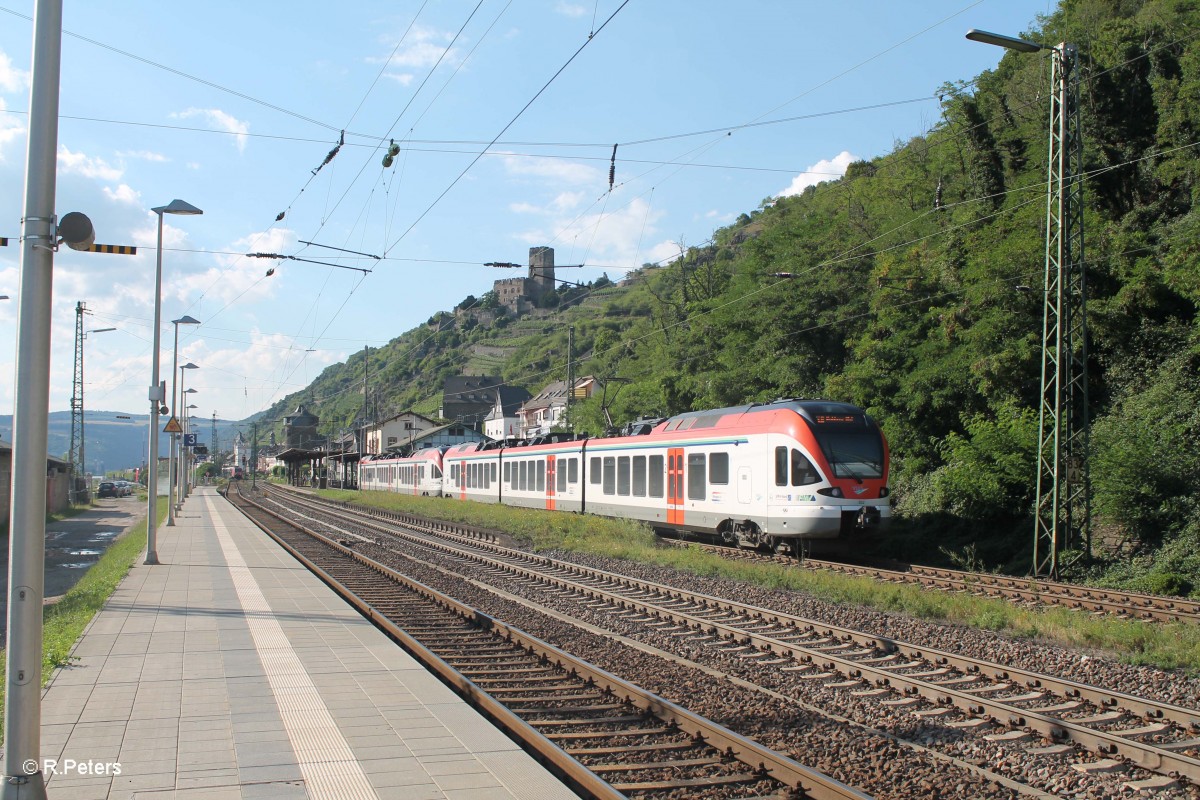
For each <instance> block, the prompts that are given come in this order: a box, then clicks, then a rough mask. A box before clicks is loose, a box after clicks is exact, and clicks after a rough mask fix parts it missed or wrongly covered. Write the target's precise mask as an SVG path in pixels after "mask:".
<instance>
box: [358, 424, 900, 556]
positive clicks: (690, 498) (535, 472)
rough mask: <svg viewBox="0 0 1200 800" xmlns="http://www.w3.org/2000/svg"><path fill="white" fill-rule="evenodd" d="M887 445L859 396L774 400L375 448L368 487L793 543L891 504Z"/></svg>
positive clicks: (834, 532) (785, 545)
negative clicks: (567, 430) (618, 426)
mask: <svg viewBox="0 0 1200 800" xmlns="http://www.w3.org/2000/svg"><path fill="white" fill-rule="evenodd" d="M888 467H889V464H888V447H887V440H886V439H885V438H884V436H883V433H882V431H880V429H879V426H878V425H877V424H876V423H875V422H874V421H873V420H872V419H871V418H870V417H868V416H867V415H866V413H865V412H864V411H863V410H862V409H860V408H857V407H855V406H852V405H848V404H846V403H837V402H830V401H825V400H777V401H775V402H772V403H755V404H752V405H748V406H739V407H736V408H719V409H715V410H711V411H694V412H688V413H685V414H679V415H676V416H674V417H670V418H669V419H665V420H661V421H654V422H644V423H641V424H640V425H637V424H635V426H633V428H632V429H631V431H630V432H629V433H628V434H627V435H622V436H616V437H607V438H602V439H576V438H574V437H573V436H571V435H570V434H551V435H550V436H547V437H543V438H542V439H540V440H534V441H532V442H528V443H526V442H518V443H513V442H488V443H482V444H481V443H474V442H473V443H470V444H462V445H456V446H454V447H449V448H444V449H432V448H431V449H427V450H421V451H418V452H417V453H415V454H414V455H412V456H409V457H407V458H399V457H389V456H375V457H373V458H371V459H369V460H367V461H365V462H363V464H362V465H361V469H360V476H359V478H360V485H361V486H362V488H363V489H374V490H381V491H394V492H404V493H411V494H423V495H432V496H437V495H441V496H445V497H452V498H456V499H462V500H476V501H479V502H485V503H504V504H506V505H514V506H524V507H527V508H539V509H549V510H558V511H574V512H580V513H584V512H586V513H589V514H600V515H603V516H609V517H621V518H631V519H639V520H643V521H644V522H646V523H648V524H649V525H650V526H651V527H653V528H654V529H655V530H656V531H658V532H659V533H672V534H676V535H680V536H688V535H695V536H705V537H712V538H717V539H720V540H722V541H724V542H726V543H729V544H736V545H739V546H743V547H762V548H770V549H773V550H775V551H777V552H793V551H796V550H797V549H799V548H800V547H802V546H805V545H806V543H810V542H811V543H816V541H817V540H837V539H841V540H842V541H843V543H845V542H846V540H847V539H848V538H850V537H851V536H852V535H853V534H854V532H855V531H869V530H875V529H881V528H883V527H884V526H886V525H887V523H888V522H889V520H890V518H891V500H890V498H889V496H888V488H887V481H888Z"/></svg>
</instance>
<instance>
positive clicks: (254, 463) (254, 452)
mask: <svg viewBox="0 0 1200 800" xmlns="http://www.w3.org/2000/svg"><path fill="white" fill-rule="evenodd" d="M257 485H258V422H257V420H256V421H255V422H254V442H253V444H251V446H250V488H251V489H254V488H255V487H256V486H257Z"/></svg>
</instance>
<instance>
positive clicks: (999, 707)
mask: <svg viewBox="0 0 1200 800" xmlns="http://www.w3.org/2000/svg"><path fill="white" fill-rule="evenodd" d="M305 499H306V500H309V502H311V500H310V499H309V498H305ZM315 505H318V506H319V504H315ZM364 516H369V515H364ZM377 529H378V530H379V531H380V532H381V533H386V534H390V535H403V534H397V533H396V532H394V531H388V530H386V529H383V528H377ZM422 544H424V545H425V546H428V547H435V548H438V549H441V550H442V551H443V552H447V553H452V554H453V555H455V556H457V557H469V558H472V559H474V560H476V561H479V562H487V561H492V559H489V558H488V557H487V556H482V555H478V554H464V553H463V552H462V551H460V550H456V549H455V548H453V547H451V546H449V545H446V544H442V543H438V542H429V541H422ZM470 544H471V545H472V546H473V547H476V548H479V549H481V550H485V551H491V552H492V553H494V554H495V555H503V556H505V557H506V558H518V559H520V560H523V561H526V562H529V561H533V562H535V563H540V564H542V565H543V566H552V567H554V568H555V569H559V570H563V571H565V572H567V573H568V574H574V575H579V576H590V577H592V578H593V579H596V580H604V581H609V582H613V583H616V584H617V585H625V586H629V587H635V588H638V589H639V590H641V591H652V592H656V593H659V594H663V595H666V596H667V597H668V598H672V599H687V598H695V600H694V601H695V602H697V603H700V604H703V605H705V606H707V607H713V608H723V609H727V610H730V611H733V612H735V613H738V614H741V615H744V616H747V617H750V618H751V619H753V620H755V621H756V623H757V624H761V623H762V622H763V621H769V622H773V623H776V624H781V625H787V626H791V627H796V628H799V629H800V631H802V632H812V633H813V634H815V635H817V636H819V637H820V638H832V639H834V640H836V641H837V642H842V643H846V642H853V643H854V644H856V645H858V646H862V647H872V648H875V647H878V648H880V649H882V650H884V651H891V652H901V653H903V654H904V655H906V656H908V657H910V658H920V659H922V660H925V661H928V662H930V663H931V664H934V665H938V666H941V667H944V666H947V665H950V666H954V667H955V668H957V669H959V670H960V671H962V672H963V673H965V674H967V675H974V676H983V677H987V678H990V679H991V680H994V681H998V682H1007V681H1021V682H1023V683H1024V684H1025V685H1026V686H1027V687H1029V688H1031V689H1047V690H1049V691H1053V692H1055V693H1057V694H1059V695H1062V696H1064V697H1066V698H1068V699H1083V700H1088V701H1089V702H1092V703H1093V704H1095V705H1097V706H1099V707H1101V708H1110V709H1111V708H1114V707H1120V708H1124V709H1125V710H1127V711H1129V712H1130V713H1133V714H1137V715H1141V716H1143V717H1145V718H1146V719H1149V720H1161V719H1167V720H1170V721H1172V722H1174V723H1176V724H1178V725H1180V726H1182V727H1184V728H1187V729H1190V730H1191V731H1193V732H1195V731H1200V711H1197V710H1194V709H1188V708H1184V707H1181V706H1174V705H1171V704H1168V703H1160V702H1158V701H1154V700H1148V699H1145V698H1139V697H1135V696H1133V695H1128V694H1124V693H1121V692H1113V691H1110V690H1106V689H1101V688H1099V687H1094V686H1090V685H1088V684H1084V683H1079V682H1077V681H1072V680H1069V679H1064V678H1058V677H1054V676H1050V675H1043V674H1040V673H1035V672H1031V671H1027V670H1022V669H1018V668H1012V667H1006V666H1003V665H999V664H992V663H990V662H986V661H983V660H981V659H974V658H970V657H966V656H960V655H956V654H953V653H949V652H945V651H941V650H936V649H933V648H926V647H919V646H916V645H912V644H907V643H904V642H899V641H896V640H892V639H888V638H886V637H877V636H872V635H869V634H863V633H861V632H859V631H853V630H850V629H846V628H841V627H839V626H833V625H827V624H825V623H821V622H818V621H816V620H811V619H806V618H803V617H797V616H794V615H789V614H783V613H780V612H775V611H771V610H769V609H764V608H759V607H756V606H750V605H747V604H743V603H738V602H736V601H731V600H725V599H723V598H716V597H712V596H710V595H702V594H696V593H690V592H683V591H682V590H679V589H675V588H673V587H668V586H664V585H662V584H657V583H653V582H650V581H643V580H640V579H633V578H628V577H626V576H621V575H615V574H613V573H607V572H604V571H603V570H596V569H593V568H588V567H581V566H579V565H576V564H569V563H566V562H559V561H556V560H555V559H551V558H548V557H545V556H534V555H530V554H527V553H523V552H520V551H513V550H510V549H508V548H503V547H500V546H498V545H491V544H487V543H483V542H478V541H472V542H470ZM492 563H496V562H492ZM498 563H500V564H504V565H505V567H506V568H508V569H510V570H512V571H514V572H516V573H517V574H519V575H521V576H522V577H525V578H527V579H530V580H538V581H543V582H550V583H555V584H557V585H559V586H561V587H562V588H571V589H574V590H576V591H582V592H583V593H584V594H591V596H594V597H596V598H598V599H603V600H605V601H606V602H613V603H616V604H617V605H619V606H625V607H633V608H637V609H638V610H640V611H642V612H644V613H650V614H653V615H655V616H658V617H659V618H664V617H665V618H668V619H671V620H673V621H676V622H679V623H682V624H686V625H687V626H688V628H690V629H692V630H698V631H705V632H708V633H710V634H713V635H719V636H721V637H722V638H724V639H727V640H729V641H731V642H735V643H739V644H743V645H751V646H754V647H755V648H757V649H759V650H760V651H763V652H770V653H773V654H775V655H778V656H781V657H790V658H795V659H797V660H799V661H801V663H804V664H815V665H819V666H822V667H823V668H825V669H836V670H837V671H838V672H840V673H842V674H844V675H846V676H847V677H852V678H862V677H863V675H864V674H866V675H869V676H871V678H872V679H873V680H874V682H875V684H876V685H879V686H891V687H899V688H900V690H902V691H903V692H904V693H905V694H907V695H920V696H922V697H925V698H926V699H928V700H931V701H932V702H935V703H938V704H942V705H954V706H956V707H958V708H960V709H962V710H964V711H967V712H968V713H972V714H989V715H991V716H992V717H993V718H995V719H996V720H997V721H1000V722H1001V723H1002V724H1006V725H1008V726H1010V727H1014V728H1023V727H1027V728H1030V729H1032V730H1035V731H1037V732H1039V733H1041V734H1043V735H1044V736H1046V737H1047V738H1050V739H1054V740H1071V741H1074V742H1077V743H1078V744H1080V745H1082V746H1085V747H1088V748H1090V749H1092V750H1095V751H1097V752H1100V753H1104V754H1119V755H1122V756H1123V757H1125V758H1128V759H1129V760H1130V761H1132V762H1133V763H1136V764H1138V765H1140V766H1143V767H1145V768H1146V769H1149V770H1152V771H1156V772H1174V773H1177V774H1179V775H1181V776H1184V777H1187V778H1188V779H1190V780H1192V781H1193V782H1200V760H1197V759H1194V758H1191V757H1190V756H1186V755H1182V754H1179V753H1175V752H1172V751H1170V750H1167V749H1164V748H1159V747H1156V746H1154V745H1152V744H1148V743H1144V742H1139V741H1136V740H1134V739H1129V738H1127V737H1124V736H1121V735H1119V734H1117V733H1112V732H1109V731H1102V730H1096V729H1093V728H1088V727H1085V726H1083V725H1080V724H1078V723H1075V722H1072V721H1070V720H1066V719H1063V718H1061V717H1056V716H1052V715H1049V714H1044V713H1039V712H1038V711H1037V710H1036V709H1029V708H1024V707H1021V706H1017V705H1013V704H1011V703H1006V702H1004V701H1003V699H992V698H986V697H981V696H979V695H978V694H972V693H971V692H970V691H969V690H962V689H953V688H949V687H947V686H945V685H941V684H939V683H937V682H933V681H926V680H922V679H920V678H915V677H913V676H909V675H904V674H902V673H898V672H895V671H892V670H889V669H887V668H884V667H878V666H875V665H872V664H865V663H863V662H861V661H855V660H852V659H847V658H842V657H840V656H837V655H834V654H831V653H829V652H827V651H823V650H821V649H819V648H808V647H804V646H802V645H799V644H797V643H796V642H794V641H787V640H784V639H778V638H775V637H770V636H765V635H763V634H760V633H756V632H753V631H747V630H745V629H743V628H739V627H737V626H735V625H732V624H730V623H728V622H717V621H712V620H707V619H705V618H703V617H699V616H695V615H691V614H685V613H681V612H679V611H676V610H674V609H669V608H666V607H665V606H661V605H657V604H655V603H652V602H648V601H646V600H644V599H638V598H631V597H629V596H627V595H623V594H619V593H617V592H610V591H608V590H605V589H600V588H597V587H591V586H588V585H587V584H581V583H578V582H577V581H573V580H568V579H562V578H551V577H550V576H547V575H546V574H545V573H544V572H539V571H538V570H536V569H533V568H529V567H524V566H521V565H516V564H511V563H510V562H506V561H499V562H498ZM797 653H799V654H800V656H799V657H797ZM992 690H993V691H994V689H992ZM977 691H978V690H977ZM1139 735H1140V734H1139Z"/></svg>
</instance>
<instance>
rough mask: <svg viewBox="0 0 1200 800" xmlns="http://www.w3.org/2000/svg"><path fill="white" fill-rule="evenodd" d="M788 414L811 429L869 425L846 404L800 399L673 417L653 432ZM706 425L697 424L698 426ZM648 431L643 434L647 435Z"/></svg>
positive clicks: (861, 413) (858, 411)
mask: <svg viewBox="0 0 1200 800" xmlns="http://www.w3.org/2000/svg"><path fill="white" fill-rule="evenodd" d="M784 410H791V411H795V412H796V413H797V414H799V415H800V416H801V417H803V418H804V419H805V420H807V421H808V422H809V423H811V424H814V425H829V424H848V425H868V424H870V422H869V418H868V417H867V412H865V411H863V410H862V409H861V408H859V407H858V406H855V405H851V404H850V403H842V402H839V401H837V400H804V399H800V398H791V397H785V398H780V399H778V400H772V401H771V402H769V403H750V404H749V405H744V406H732V407H730V408H714V409H710V410H706V411H688V412H685V413H683V414H676V415H675V416H673V417H669V418H667V419H665V420H663V421H662V422H661V423H659V424H658V425H656V426H655V427H654V431H655V432H659V433H661V432H666V431H673V430H677V429H679V428H680V427H681V426H682V425H683V423H684V422H685V421H687V420H694V422H692V424H691V425H688V426H686V427H688V428H696V427H712V426H715V425H716V424H717V423H718V421H719V420H721V419H722V418H723V417H730V416H742V415H745V414H757V413H764V412H775V411H784ZM702 421H703V422H705V423H708V424H704V425H701V424H698V423H700V422H702ZM648 432H649V431H647V433H648Z"/></svg>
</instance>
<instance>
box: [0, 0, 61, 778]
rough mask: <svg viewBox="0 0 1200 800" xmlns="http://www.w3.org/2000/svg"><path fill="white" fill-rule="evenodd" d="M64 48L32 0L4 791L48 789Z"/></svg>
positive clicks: (49, 10)
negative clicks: (49, 530) (50, 458)
mask: <svg viewBox="0 0 1200 800" xmlns="http://www.w3.org/2000/svg"><path fill="white" fill-rule="evenodd" d="M61 55H62V0H37V2H36V3H35V4H34V12H33V53H32V62H33V63H32V66H31V69H30V88H29V116H28V131H29V134H28V136H27V137H26V139H27V144H26V161H25V205H24V213H23V214H22V215H21V283H20V302H19V305H18V310H17V348H16V370H15V373H16V380H15V381H14V389H13V395H14V397H13V442H12V445H13V446H12V493H11V498H10V500H9V529H8V590H7V591H8V627H7V631H8V636H7V641H6V643H5V646H6V649H7V653H8V655H7V659H6V660H5V665H4V670H5V695H4V779H3V786H2V788H0V798H2V800H43V798H45V797H46V779H45V776H44V775H43V774H42V756H41V753H42V750H41V743H42V598H43V596H44V594H45V590H46V578H45V566H46V440H47V439H48V428H49V411H48V409H49V407H50V320H51V312H52V310H53V295H54V291H53V276H54V249H55V247H56V246H57V241H58V229H57V228H58V226H57V225H56V221H57V220H56V217H55V213H54V194H55V189H56V182H55V176H56V174H57V173H56V160H57V152H58V106H59V102H58V101H59V76H60V73H61V66H62V59H61ZM31 767H32V769H31Z"/></svg>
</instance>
